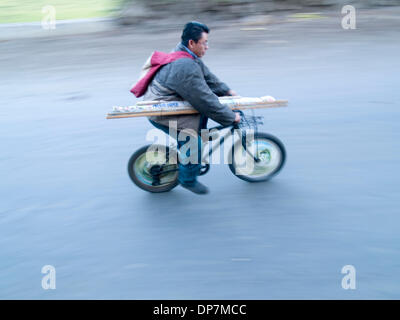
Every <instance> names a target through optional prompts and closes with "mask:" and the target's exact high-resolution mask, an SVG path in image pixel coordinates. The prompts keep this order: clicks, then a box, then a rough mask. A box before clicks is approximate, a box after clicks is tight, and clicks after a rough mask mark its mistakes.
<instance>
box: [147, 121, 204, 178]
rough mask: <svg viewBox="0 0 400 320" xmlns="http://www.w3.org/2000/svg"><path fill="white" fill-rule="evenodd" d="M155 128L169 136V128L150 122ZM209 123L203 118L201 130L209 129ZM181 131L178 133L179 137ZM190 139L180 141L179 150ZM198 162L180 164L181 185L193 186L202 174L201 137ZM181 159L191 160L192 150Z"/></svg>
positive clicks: (199, 139) (182, 155) (198, 141)
mask: <svg viewBox="0 0 400 320" xmlns="http://www.w3.org/2000/svg"><path fill="white" fill-rule="evenodd" d="M149 121H150V122H151V124H152V125H153V126H155V127H156V128H157V129H160V130H162V131H164V132H165V133H166V134H168V135H169V128H168V127H167V126H163V125H161V124H159V123H157V122H154V121H152V120H149ZM207 121H208V118H207V117H204V116H201V118H200V129H206V128H207ZM179 133H180V131H178V132H177V134H178V136H179ZM189 139H190V137H187V139H186V141H179V139H178V150H181V148H182V146H183V145H185V144H186V143H187V142H188V141H189ZM197 146H198V148H197V157H196V158H197V159H196V160H197V161H196V163H191V162H190V161H189V162H188V163H187V164H182V163H179V164H178V168H179V174H178V180H179V183H181V184H185V185H192V184H194V183H195V182H196V179H197V176H198V175H199V174H200V169H201V137H200V135H198V136H197ZM180 156H181V157H184V158H188V159H189V158H190V148H188V149H187V151H186V154H182V153H181V155H180Z"/></svg>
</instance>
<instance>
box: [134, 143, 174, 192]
mask: <svg viewBox="0 0 400 320" xmlns="http://www.w3.org/2000/svg"><path fill="white" fill-rule="evenodd" d="M149 152H152V153H153V154H152V155H149ZM162 157H163V155H161V157H160V152H159V151H147V152H146V153H143V154H141V155H140V156H139V157H138V158H137V159H136V161H135V163H134V165H133V171H134V173H135V175H136V177H137V178H138V180H139V181H140V182H141V183H143V184H145V185H148V186H151V187H153V188H155V187H163V186H165V185H166V184H170V183H174V182H175V181H176V179H177V177H178V165H177V164H171V163H165V161H162V160H159V159H160V158H162ZM149 159H153V160H149ZM164 159H165V157H164ZM155 165H164V166H163V171H167V170H176V171H172V172H167V173H161V174H160V184H159V185H158V186H153V181H154V180H153V176H152V175H151V173H150V168H151V167H153V166H155Z"/></svg>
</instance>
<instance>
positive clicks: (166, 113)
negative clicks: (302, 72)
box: [107, 100, 288, 119]
mask: <svg viewBox="0 0 400 320" xmlns="http://www.w3.org/2000/svg"><path fill="white" fill-rule="evenodd" d="M287 103H288V101H287V100H276V101H274V102H265V103H260V104H253V105H242V106H237V107H232V110H247V109H264V108H277V107H284V106H287ZM196 113H199V112H198V111H197V110H196V109H186V110H160V111H142V112H115V113H109V114H107V119H121V118H135V117H149V116H172V115H183V114H196Z"/></svg>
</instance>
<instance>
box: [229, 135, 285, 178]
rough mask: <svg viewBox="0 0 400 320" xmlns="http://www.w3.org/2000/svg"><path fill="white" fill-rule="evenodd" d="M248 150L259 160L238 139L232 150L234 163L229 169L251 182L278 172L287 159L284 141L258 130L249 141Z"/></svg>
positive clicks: (270, 176)
mask: <svg viewBox="0 0 400 320" xmlns="http://www.w3.org/2000/svg"><path fill="white" fill-rule="evenodd" d="M249 142H250V143H249V145H248V146H247V148H248V150H249V151H250V152H251V153H252V154H253V155H254V157H255V158H257V159H259V161H258V162H257V161H255V160H254V157H253V156H251V155H250V154H248V153H247V152H246V150H244V148H243V147H242V144H241V141H238V142H237V143H236V144H235V145H234V146H233V147H232V150H231V152H232V153H231V154H232V155H233V156H232V163H231V164H229V169H230V170H231V171H232V173H233V174H234V175H235V176H237V177H238V178H239V179H242V180H245V181H249V182H261V181H266V180H269V179H270V178H272V177H273V176H275V175H276V174H278V172H279V171H280V170H281V169H282V167H283V165H284V163H285V160H286V150H285V147H284V145H283V143H282V142H281V141H280V140H279V139H278V138H276V137H274V136H273V135H270V134H267V133H262V132H258V133H256V134H255V135H254V139H252V140H251V141H249Z"/></svg>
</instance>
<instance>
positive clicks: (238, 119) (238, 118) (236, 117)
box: [235, 112, 241, 123]
mask: <svg viewBox="0 0 400 320" xmlns="http://www.w3.org/2000/svg"><path fill="white" fill-rule="evenodd" d="M235 114H236V116H235V123H239V122H240V120H241V119H240V114H239V113H238V112H235Z"/></svg>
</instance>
